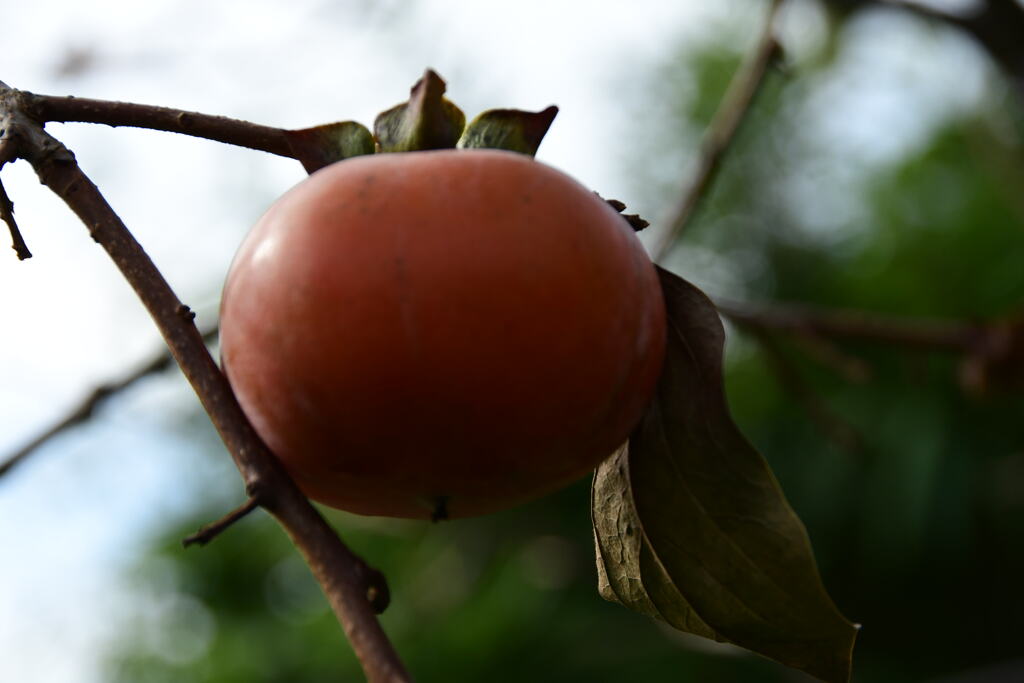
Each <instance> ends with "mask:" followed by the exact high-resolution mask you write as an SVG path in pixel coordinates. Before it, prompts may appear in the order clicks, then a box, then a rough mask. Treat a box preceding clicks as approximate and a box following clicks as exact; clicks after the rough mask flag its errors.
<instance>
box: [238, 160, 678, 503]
mask: <svg viewBox="0 0 1024 683" xmlns="http://www.w3.org/2000/svg"><path fill="white" fill-rule="evenodd" d="M664 344H665V320H664V308H663V305H662V298H661V290H660V288H659V285H658V281H657V278H656V275H655V272H654V268H653V266H652V264H651V262H650V260H649V259H648V257H647V255H646V254H645V252H644V250H643V247H642V246H641V244H640V242H639V240H637V238H636V236H635V235H634V234H633V232H632V230H631V229H630V228H629V226H628V225H627V224H626V222H625V221H624V220H623V219H622V217H620V216H619V215H618V214H616V213H615V211H613V210H612V209H611V208H610V207H608V206H607V205H606V204H605V202H604V201H602V200H601V199H599V198H598V197H597V196H595V195H594V194H593V193H591V192H589V191H588V190H587V189H585V188H584V187H582V186H581V185H580V184H578V183H577V182H576V181H574V180H573V179H571V178H569V177H568V176H566V175H565V174H563V173H561V172H559V171H556V170H554V169H552V168H550V167H549V166H545V165H544V164H542V163H540V162H537V161H535V160H533V159H531V158H529V157H526V156H523V155H519V154H514V153H510V152H500V151H492V150H444V151H431V152H410V153H399V154H380V155H375V156H365V157H358V158H355V159H350V160H347V161H342V162H340V163H336V164H334V165H332V166H329V167H327V168H324V169H322V170H320V171H318V172H316V173H314V174H313V175H312V176H310V177H309V178H307V179H306V180H303V181H302V182H301V183H299V184H298V185H296V186H295V187H294V188H292V189H291V190H290V191H289V192H287V193H286V194H285V195H284V196H282V197H281V198H280V199H279V200H278V201H277V202H276V203H275V204H274V205H273V206H272V207H271V208H270V210H269V211H267V213H266V214H265V215H264V216H263V217H262V218H261V219H260V221H259V222H258V223H257V224H256V226H255V227H254V228H253V230H252V232H251V233H250V234H249V236H248V237H247V238H246V240H245V242H244V243H243V244H242V246H241V249H240V250H239V252H238V254H237V256H236V257H235V261H234V263H233V264H232V267H231V272H230V273H229V275H228V279H227V285H226V287H225V289H224V298H223V303H222V310H221V349H222V357H223V362H224V365H225V368H226V371H227V374H228V378H229V379H230V381H231V384H232V386H233V387H234V390H235V392H236V393H237V395H238V399H239V401H240V402H241V405H242V408H243V409H244V411H245V413H246V414H247V415H248V416H249V418H250V419H251V420H252V423H253V425H254V426H255V428H256V430H257V431H258V432H259V434H260V436H262V437H263V439H264V440H265V441H266V442H267V444H268V445H269V446H270V448H271V449H272V450H273V451H274V452H275V453H276V454H277V456H278V457H279V458H280V459H281V461H282V462H283V463H284V465H285V467H286V468H287V469H288V471H289V472H290V473H291V474H292V476H294V478H295V480H296V482H297V483H298V484H299V486H300V487H301V488H302V489H303V490H304V491H305V492H306V493H307V494H308V495H309V496H310V497H311V498H313V499H315V500H318V501H320V502H323V503H326V504H327V505H331V506H334V507H337V508H341V509H344V510H349V511H352V512H357V513H361V514H368V515H387V516H395V517H425V518H428V517H431V515H432V514H435V513H442V514H443V513H447V514H448V515H449V516H452V517H462V516H467V515H474V514H482V513H486V512H490V511H494V510H499V509H503V508H507V507H509V506H512V505H514V504H516V503H520V502H523V501H526V500H528V499H531V498H535V497H537V496H540V495H542V494H545V493H547V492H550V491H553V490H555V489H557V488H559V487H561V486H563V485H565V484H568V483H569V482H571V481H573V480H575V479H577V478H578V477H580V476H581V475H583V474H584V473H586V472H587V471H588V470H591V469H592V468H593V467H595V466H596V465H597V464H598V463H599V462H600V461H601V460H602V459H604V458H605V457H606V456H608V455H609V454H611V452H612V451H613V450H614V449H615V448H616V447H618V446H619V445H620V444H621V443H622V442H623V441H625V439H626V438H627V437H628V435H629V432H630V430H631V429H632V427H633V426H634V425H635V424H636V423H637V422H638V420H639V418H640V416H641V414H642V412H643V410H644V409H645V407H646V405H647V403H648V402H649V400H650V397H651V395H652V392H653V388H654V385H655V382H656V379H657V376H658V373H659V371H660V368H661V364H662V357H663V354H664Z"/></svg>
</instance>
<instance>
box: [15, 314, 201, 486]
mask: <svg viewBox="0 0 1024 683" xmlns="http://www.w3.org/2000/svg"><path fill="white" fill-rule="evenodd" d="M217 333H218V328H217V327H216V326H215V327H213V328H211V329H209V330H206V331H205V332H203V333H202V337H203V341H204V342H206V343H209V342H211V341H213V340H214V339H215V338H216V337H217ZM173 363H174V358H172V357H171V354H170V353H169V352H168V351H167V349H166V348H164V349H162V350H161V351H160V352H159V353H156V354H154V355H153V357H152V358H151V359H150V360H148V361H147V362H145V363H143V364H142V365H140V366H139V367H138V368H137V369H135V370H133V371H132V372H129V373H128V374H126V375H124V376H123V377H121V378H120V379H117V380H114V381H112V382H107V383H106V384H101V385H100V386H98V387H96V388H95V389H93V390H92V391H91V392H89V395H88V396H86V397H85V398H84V399H82V400H81V401H80V402H79V403H78V404H77V405H75V406H74V407H73V408H72V409H71V410H69V411H68V412H67V414H65V415H64V416H63V417H62V418H60V419H59V420H57V421H56V422H54V423H53V424H52V425H50V426H49V427H47V428H46V429H44V430H43V431H42V432H40V433H39V434H38V435H36V436H35V437H34V438H33V439H32V440H31V441H29V442H28V443H27V444H25V445H24V446H22V447H21V448H19V449H18V450H17V451H15V452H14V453H12V454H11V455H9V456H8V457H7V459H6V460H4V462H3V463H2V464H0V477H3V476H4V475H5V474H7V473H8V472H10V471H11V469H12V468H14V467H15V466H16V465H19V464H21V463H22V462H23V461H24V460H25V459H26V458H28V456H30V455H32V454H33V453H35V452H36V451H38V450H39V449H40V448H41V447H42V446H44V445H45V444H47V443H48V442H50V441H51V440H53V439H54V438H56V437H57V436H60V435H61V434H63V433H64V432H66V431H68V430H69V429H71V428H72V427H75V426H77V425H79V424H81V423H83V422H85V421H86V420H88V419H89V418H91V417H92V416H93V415H95V414H96V409H97V408H99V407H100V404H102V403H104V402H105V401H107V400H108V399H110V398H113V397H114V396H115V395H117V394H119V393H121V392H123V391H125V390H126V389H128V388H130V387H132V386H134V385H135V384H137V383H138V382H139V381H140V380H142V379H145V378H146V377H148V376H150V375H154V374H156V373H158V372H163V371H164V370H167V369H168V368H170V367H171V366H172V365H173Z"/></svg>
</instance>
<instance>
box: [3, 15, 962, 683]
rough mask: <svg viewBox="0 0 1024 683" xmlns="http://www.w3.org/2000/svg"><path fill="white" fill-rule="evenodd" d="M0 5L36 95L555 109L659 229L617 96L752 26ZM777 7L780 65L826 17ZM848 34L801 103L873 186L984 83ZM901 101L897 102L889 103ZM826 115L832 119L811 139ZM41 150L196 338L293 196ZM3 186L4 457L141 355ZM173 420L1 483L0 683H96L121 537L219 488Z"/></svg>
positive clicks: (547, 151) (547, 148)
mask: <svg viewBox="0 0 1024 683" xmlns="http://www.w3.org/2000/svg"><path fill="white" fill-rule="evenodd" d="M3 4H4V5H6V8H7V9H8V11H6V12H3V17H4V55H5V59H4V60H3V67H2V71H0V80H3V81H5V82H6V83H8V84H9V85H11V86H13V87H17V88H22V89H26V90H32V91H37V92H42V93H48V94H74V95H78V96H82V97H99V98H107V99H121V100H127V101H137V102H144V103H150V104H161V105H166V106H174V107H181V108H185V109H193V110H198V111H203V112H208V113H216V114H223V115H228V116H234V117H238V118H244V119H249V120H252V121H256V122H260V123H266V124H271V125H280V126H288V127H304V126H308V125H313V124H317V123H323V122H327V121H331V120H339V119H348V118H353V119H357V120H360V121H363V122H364V123H368V124H369V123H371V122H372V120H373V116H374V114H375V113H376V112H377V111H380V110H382V109H384V108H387V107H389V106H391V105H393V104H395V103H397V102H399V101H400V100H402V99H404V97H405V96H406V94H407V92H408V88H409V86H410V85H411V84H412V83H413V82H414V81H415V80H416V79H417V78H418V77H419V75H420V73H421V72H422V70H423V69H424V68H425V67H427V66H431V67H433V68H435V69H436V70H437V71H438V72H439V73H440V74H441V75H442V76H443V77H445V78H446V79H447V80H448V83H449V95H450V96H451V97H452V99H454V100H455V101H456V102H458V103H459V104H460V105H461V106H463V108H464V109H465V110H466V112H467V114H468V115H470V116H472V115H474V114H475V113H476V112H478V111H480V110H482V109H485V108H490V107H496V106H516V107H521V108H526V109H540V108H543V107H545V106H547V105H548V104H551V103H557V104H558V105H559V106H560V108H561V113H560V114H559V116H558V119H557V120H556V122H555V124H554V126H553V127H552V130H551V132H550V133H549V135H548V138H547V140H546V141H545V143H544V144H543V146H542V147H541V152H540V154H539V158H541V159H542V160H544V161H547V162H548V163H551V164H553V165H555V166H558V167H560V168H562V169H563V170H566V171H567V172H569V173H570V174H572V175H574V176H576V177H577V178H578V179H579V180H581V181H582V182H583V183H584V184H586V185H588V186H591V187H593V188H594V189H596V190H599V191H601V192H602V193H603V194H606V195H611V196H615V197H618V198H620V199H623V200H625V201H626V202H627V204H630V205H631V209H635V210H638V211H640V212H641V213H642V214H644V215H645V216H648V217H651V218H656V217H657V216H658V215H659V212H661V211H662V210H663V208H664V207H651V206H642V205H641V206H637V205H636V200H634V198H633V197H632V196H631V194H630V193H631V192H632V190H631V188H630V187H629V183H628V182H627V178H626V176H625V171H624V169H623V168H622V166H621V163H619V162H620V161H621V160H622V159H623V158H625V157H626V156H627V155H626V150H627V149H628V148H629V146H630V145H631V144H632V143H631V141H630V139H629V138H628V137H626V136H624V133H625V132H628V133H629V134H630V135H637V136H640V135H643V134H644V131H643V127H642V121H637V122H629V121H628V118H627V117H628V116H629V115H630V113H631V110H630V109H628V108H627V107H625V106H623V104H622V102H621V101H620V99H621V94H620V88H621V86H622V84H623V83H627V82H629V81H630V80H631V79H633V76H634V75H641V74H646V73H648V72H649V70H650V69H651V68H652V67H653V66H654V65H656V64H657V63H658V61H659V60H660V59H663V58H665V56H666V54H665V51H666V48H667V47H668V46H670V45H671V44H673V41H674V40H676V39H678V38H680V37H685V38H687V39H690V40H700V39H701V37H702V36H706V34H707V27H708V26H710V25H714V26H721V25H722V23H723V22H732V23H733V24H734V25H735V26H736V31H735V34H734V37H735V38H736V40H738V41H744V42H749V40H750V38H751V37H752V35H753V32H752V29H753V28H755V23H754V22H755V21H756V19H757V17H758V16H760V14H761V13H762V12H763V9H764V7H765V5H766V3H762V2H758V1H757V0H735V1H732V2H720V3H719V2H715V3H710V2H703V1H701V0H675V1H673V2H668V1H656V0H632V2H630V3H628V5H627V4H626V3H621V2H607V1H602V2H598V1H588V2H582V1H576V2H553V1H551V0H547V1H546V2H540V1H538V0H518V1H517V2H514V3H512V2H455V1H454V0H429V1H424V2H419V3H401V2H375V1H374V0H361V1H352V2H332V1H329V0H291V1H290V2H287V3H285V2H271V1H269V0H246V1H242V0H226V1H223V2H208V1H203V2H200V1H199V0H174V1H173V2H171V1H169V0H149V1H147V2H141V3H127V2H122V1H119V0H99V1H94V2H72V1H71V0H54V1H47V0H42V1H40V2H33V3H24V2H18V3H17V9H16V10H13V7H14V6H15V0H4V3H3ZM793 5H794V7H793V8H792V11H791V12H790V15H789V16H788V17H787V18H786V24H785V27H786V37H787V46H788V47H789V48H790V51H791V54H792V55H794V57H795V58H796V59H797V60H799V59H800V57H801V55H802V54H804V53H805V52H807V51H808V50H813V48H814V45H815V41H816V37H820V34H819V33H817V31H820V28H821V22H822V18H821V12H820V9H819V8H818V6H817V5H816V4H815V3H814V2H812V1H811V0H802V1H799V2H795V3H793ZM627 6H628V11H627V10H625V9H624V8H625V7H627ZM399 8H401V12H404V13H406V14H405V16H402V15H400V13H399ZM12 10H13V11H12ZM859 30H860V31H861V33H862V35H861V36H860V37H859V38H858V40H857V41H856V42H855V43H854V44H852V45H851V47H850V48H849V49H850V50H851V51H852V53H851V57H850V59H849V60H848V62H849V64H848V69H849V70H851V74H852V75H849V76H850V77H851V78H854V79H857V78H860V79H861V80H862V82H863V86H864V87H863V88H861V89H860V90H859V91H858V92H855V93H854V92H851V91H850V90H849V88H841V87H838V86H833V87H831V89H829V87H830V86H829V85H828V84H824V85H825V88H824V89H823V90H822V91H821V92H823V93H824V94H820V93H819V95H818V96H817V97H818V99H816V100H809V101H808V102H807V103H806V106H807V107H808V120H809V121H812V122H817V125H819V126H821V127H822V139H823V140H830V141H832V142H834V144H836V145H839V146H846V147H848V148H850V149H865V150H867V152H865V153H867V154H869V155H874V156H872V157H871V159H873V160H874V162H876V163H877V162H878V161H879V160H880V159H881V160H884V159H885V158H887V157H891V156H892V155H894V154H897V153H899V152H902V151H905V149H906V145H908V144H913V141H914V140H915V139H917V138H919V137H920V136H921V132H922V131H923V130H926V128H927V126H928V125H931V124H933V123H935V122H934V121H929V120H925V121H921V120H917V119H915V120H908V119H907V112H909V111H915V112H920V111H921V109H920V106H921V104H922V102H924V103H925V106H926V109H925V111H929V112H936V111H938V112H942V111H947V112H948V111H949V110H950V108H955V107H959V106H965V105H969V104H970V103H971V102H973V101H975V100H976V98H977V97H979V96H980V88H981V85H979V83H980V79H981V76H980V75H979V74H980V73H981V72H982V68H981V67H980V66H978V60H977V56H976V54H975V53H974V52H973V51H972V50H970V49H969V48H966V47H965V48H963V49H962V50H961V51H960V52H959V53H955V54H954V59H959V60H961V61H960V62H958V65H957V66H958V69H959V71H958V78H957V82H956V85H957V87H956V88H951V87H950V85H951V81H950V79H949V76H948V72H949V71H950V69H948V68H946V67H948V66H949V64H946V65H943V64H942V63H938V64H936V63H935V62H934V61H932V60H931V57H933V56H934V55H933V54H932V53H927V54H928V55H929V59H923V58H922V57H921V55H922V53H921V52H916V51H915V49H916V48H912V47H908V46H907V45H906V44H902V45H901V44H899V43H893V42H892V41H884V40H879V39H878V37H879V36H880V35H884V30H885V27H884V26H882V27H881V28H880V25H878V24H865V25H864V26H862V27H861V28H860V29H859ZM901 35H902V34H901ZM940 38H941V37H940ZM932 40H939V39H934V38H933V39H932ZM917 47H920V45H918V46H917ZM940 47H941V46H940ZM934 52H935V54H939V53H940V52H941V50H939V49H938V48H936V49H935V51H934ZM956 55H960V56H959V57H958V56H956ZM865 64H866V66H865ZM893 65H895V66H893ZM944 69H945V71H944ZM944 73H945V74H947V75H945V76H944V75H943V74H944ZM964 73H967V75H968V77H964ZM894 74H895V75H894ZM972 74H973V76H971V75H972ZM972 78H973V80H972ZM908 79H909V81H910V82H913V83H917V84H918V85H917V86H916V87H912V88H907V87H906V83H907V82H908ZM815 108H817V109H815ZM837 109H842V110H843V112H845V114H844V115H843V116H839V117H835V116H829V115H827V114H829V113H831V112H834V111H836V110H837ZM858 114H861V115H858ZM940 115H941V114H935V115H934V116H933V117H932V118H934V117H935V116H940ZM50 130H51V132H52V133H54V134H55V135H57V136H58V137H59V138H60V139H62V140H63V141H64V142H65V143H66V144H67V145H68V146H69V147H70V148H71V149H72V150H74V151H75V153H76V154H77V156H78V159H79V161H80V163H81V164H82V167H83V168H84V170H85V171H86V173H88V174H90V175H91V177H92V179H93V180H94V182H96V183H97V184H98V185H99V187H100V188H101V190H103V191H104V192H105V194H106V196H107V199H108V200H109V201H110V202H111V204H112V205H113V206H114V208H115V210H117V211H118V212H119V213H120V215H121V217H122V218H123V219H124V220H125V222H126V223H127V224H128V226H129V227H130V228H131V229H132V230H133V231H134V233H135V235H136V237H137V238H138V239H139V240H140V241H141V242H142V244H143V245H144V247H145V248H146V249H147V250H148V252H149V253H150V255H151V256H152V257H153V259H154V260H155V261H156V263H157V264H158V266H159V267H160V268H161V269H162V270H163V272H164V274H165V276H166V277H167V278H168V280H169V281H170V282H171V284H172V286H173V287H174V288H175V289H176V291H177V293H178V294H179V296H180V297H181V298H182V299H183V300H184V301H185V302H186V303H187V304H189V305H191V306H192V307H193V309H195V310H197V311H198V313H199V322H200V323H203V322H210V321H211V320H213V318H214V314H215V312H216V306H217V296H218V290H219V286H220V283H221V281H222V279H223V277H224V274H225V272H226V270H227V267H228V264H229V262H230V259H231V255H232V253H233V251H234V249H235V247H236V246H237V244H238V243H239V241H240V240H241V237H242V236H243V234H244V232H245V230H246V229H247V228H248V226H249V225H250V224H251V223H252V222H253V221H254V220H255V219H256V218H257V217H258V216H259V215H260V213H261V212H262V211H263V209H264V208H265V207H266V206H267V205H268V204H269V203H270V202H271V201H272V200H273V198H274V197H275V196H277V195H278V194H280V193H281V192H282V191H283V190H285V189H287V188H288V187H289V186H290V185H292V184H293V183H295V182H297V181H298V180H299V179H300V178H301V177H302V169H301V167H300V166H299V165H298V164H297V163H295V162H292V161H288V160H281V159H276V158H273V157H270V156H268V155H264V154H261V153H257V152H250V151H245V150H238V149H232V148H228V147H226V146H223V145H218V144H216V143H211V142H206V141H198V140H193V139H190V138H186V137H182V136H176V135H171V134H166V133H155V132H148V131H136V130H131V129H110V128H107V127H102V126H89V125H86V124H73V125H72V124H69V125H66V126H62V125H51V126H50ZM893 131H896V132H895V133H894V132H893ZM687 151H688V152H692V150H687ZM684 157H685V155H684ZM684 157H681V158H684ZM2 179H3V182H4V184H5V186H6V188H7V191H8V193H9V194H10V195H11V197H12V198H13V200H14V201H15V203H16V205H17V217H18V219H19V222H20V224H21V226H22V230H23V232H24V234H25V238H26V240H27V241H28V243H29V246H30V248H31V249H32V252H33V253H34V255H35V257H34V258H33V259H31V260H29V261H26V262H22V263H19V262H18V261H17V260H16V259H15V257H14V254H13V252H11V251H8V249H7V248H6V244H7V236H6V231H4V232H3V233H2V234H0V244H2V245H3V248H2V249H0V291H2V292H4V301H3V310H4V317H3V328H2V329H3V334H2V335H0V358H3V359H4V362H3V364H2V365H0V457H2V456H3V454H4V453H6V452H8V451H9V450H11V449H13V448H14V447H16V446H17V445H19V444H20V443H21V442H23V441H24V440H27V439H28V438H29V437H31V436H32V435H34V434H35V433H36V432H37V431H38V430H39V429H40V427H42V426H44V425H46V424H47V423H48V421H49V420H51V419H53V418H55V417H57V416H60V415H62V414H63V412H64V411H65V410H66V409H67V407H68V406H70V405H72V404H73V403H74V402H76V401H77V400H78V399H79V398H80V397H81V396H82V395H83V394H84V393H85V392H86V391H87V390H88V389H89V388H91V387H93V386H95V385H96V384H98V383H100V382H102V381H104V380H106V379H108V378H113V377H117V376H118V375H120V374H121V373H122V372H124V371H125V369H126V368H128V367H130V366H132V365H133V364H134V363H135V362H137V361H139V360H141V359H144V358H146V357H148V355H149V354H150V353H152V352H153V350H154V349H156V348H158V344H159V339H158V337H157V334H156V332H155V329H154V328H153V326H152V324H151V323H150V321H149V320H148V318H147V317H146V315H145V313H144V312H143V310H142V308H141V306H140V305H139V304H138V302H137V301H136V299H135V297H134V295H133V294H132V292H131V291H130V290H129V289H128V287H127V286H126V285H125V284H124V283H123V281H122V280H121V278H120V276H119V275H118V273H117V272H116V270H115V269H114V267H113V266H112V264H111V263H110V262H109V260H108V259H107V257H106V256H105V254H104V253H103V252H102V251H101V250H100V249H99V248H97V247H96V246H95V245H94V243H93V242H92V241H91V240H90V239H89V237H88V234H87V232H86V230H85V229H84V228H83V226H82V225H81V224H79V223H78V222H77V221H76V219H74V218H73V217H72V216H71V215H70V213H69V212H68V211H67V210H66V209H65V207H64V206H63V205H62V204H60V202H59V201H58V200H57V199H56V198H55V197H53V196H52V195H50V194H49V193H48V192H47V191H46V190H44V189H43V188H42V187H41V186H39V184H38V182H37V181H36V180H35V177H34V175H33V173H32V171H31V169H30V168H29V167H28V166H27V164H25V163H24V162H19V163H17V164H15V165H14V166H8V167H6V168H4V170H3V175H2ZM680 182H681V179H680ZM800 191H801V189H800V188H796V189H795V190H794V192H797V193H799V192H800ZM191 401H194V397H193V396H192V394H191V393H190V390H189V389H188V388H187V387H185V386H184V383H183V382H182V381H181V380H180V379H179V378H177V377H176V376H168V377H165V378H161V379H157V380H155V381H152V382H149V383H147V384H146V385H145V386H144V387H142V388H140V389H138V390H136V391H133V392H131V393H130V394H129V395H127V396H125V397H124V398H123V399H121V400H118V401H115V402H114V403H112V404H109V405H108V406H107V408H106V409H105V410H104V411H103V412H102V415H100V416H99V417H98V418H97V419H95V420H94V421H93V422H91V423H90V424H89V425H88V426H86V427H83V428H80V429H78V430H76V431H75V432H73V433H71V434H69V435H67V436H66V437H64V438H61V439H60V440H58V441H56V442H54V443H53V444H52V445H51V446H50V447H48V448H46V449H45V450H44V451H42V452H39V453H37V454H36V455H35V456H33V457H32V459H31V460H30V461H29V462H27V463H25V464H24V465H23V466H22V467H19V468H18V469H17V470H16V471H14V472H13V473H12V474H11V475H9V476H8V477H6V478H4V479H3V480H0V681H32V682H33V683H48V682H51V681H52V682H58V681H59V682H61V683H78V682H84V683H89V682H91V681H98V680H99V679H98V678H97V670H96V662H97V657H98V654H99V653H100V652H102V650H103V649H104V647H105V644H106V643H109V642H110V639H112V638H116V637H117V634H118V632H119V631H120V630H123V629H124V628H126V622H125V621H124V618H125V617H124V615H125V614H126V612H127V611H130V608H131V607H132V606H133V605H136V604H137V602H138V601H139V600H141V599H142V598H140V596H138V595H137V594H135V593H133V592H132V589H131V588H130V587H129V586H128V585H127V584H126V583H125V582H124V579H123V576H122V574H121V572H122V570H123V568H124V567H125V566H127V565H128V564H130V563H131V562H132V561H133V560H135V559H137V558H138V556H139V554H140V553H141V552H142V547H141V544H140V539H141V538H142V535H143V534H144V532H145V531H146V529H147V528H149V527H150V525H152V524H153V523H154V522H156V521H158V520H160V519H161V518H163V517H164V516H166V515H169V514H173V513H175V512H177V511H180V510H182V509H186V508H187V507H188V506H190V505H193V504H194V503H195V501H196V497H197V496H199V495H202V491H203V489H204V487H209V486H211V483H210V480H211V478H217V481H218V482H220V481H224V480H225V478H226V477H230V476H233V475H231V474H230V473H226V471H225V470H223V469H220V470H211V469H210V467H209V466H208V465H204V464H203V463H204V462H205V460H204V459H201V458H198V457H197V456H196V455H195V450H196V444H195V443H194V442H193V441H191V440H190V438H189V436H188V435H182V434H180V433H179V432H178V431H177V428H179V426H180V421H179V420H178V418H179V417H180V416H181V415H183V414H185V413H187V412H188V406H189V405H190V402H191ZM226 461H227V456H226V455H225V462H226ZM224 485H226V486H235V485H237V484H236V480H235V479H231V480H230V481H229V482H228V483H226V484H222V486H224ZM238 495H239V499H240V496H241V488H240V485H238ZM189 552H202V551H201V550H192V551H189ZM339 637H340V635H339Z"/></svg>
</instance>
